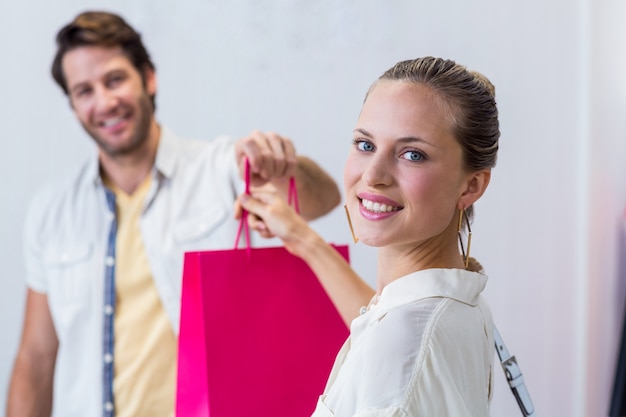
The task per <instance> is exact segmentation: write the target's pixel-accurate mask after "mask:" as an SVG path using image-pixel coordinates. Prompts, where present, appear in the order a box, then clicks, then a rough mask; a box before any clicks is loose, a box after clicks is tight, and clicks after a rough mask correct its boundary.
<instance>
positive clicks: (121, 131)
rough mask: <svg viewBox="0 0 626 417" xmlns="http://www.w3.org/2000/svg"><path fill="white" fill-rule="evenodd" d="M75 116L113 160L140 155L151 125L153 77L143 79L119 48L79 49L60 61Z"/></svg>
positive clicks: (147, 71) (149, 72) (67, 54)
mask: <svg viewBox="0 0 626 417" xmlns="http://www.w3.org/2000/svg"><path fill="white" fill-rule="evenodd" d="M62 68H63V73H64V75H65V79H66V81H67V88H68V94H69V98H70V102H71V104H72V108H73V109H74V114H76V117H77V118H78V120H79V121H80V123H81V124H82V125H83V127H84V128H85V130H86V131H87V133H89V135H90V136H91V137H92V138H93V139H94V140H95V141H96V143H97V145H98V147H99V148H100V151H101V152H103V153H105V154H106V155H108V156H109V157H111V158H115V157H119V156H125V155H130V154H133V153H134V152H137V151H140V150H141V148H142V145H144V144H145V143H147V140H148V132H149V131H150V125H151V123H152V121H153V117H154V115H153V112H154V109H153V106H152V102H151V100H150V97H151V96H153V95H154V94H155V93H156V79H155V75H154V72H153V71H152V70H150V69H147V70H146V74H145V82H144V80H142V77H141V74H140V73H139V71H137V69H136V68H135V67H134V66H133V64H132V63H131V62H130V60H129V59H128V58H127V57H126V55H124V53H123V51H122V49H121V48H120V47H101V46H81V47H78V48H75V49H72V50H70V51H69V52H67V53H66V54H65V56H64V57H63V61H62Z"/></svg>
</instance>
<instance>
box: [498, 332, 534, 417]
mask: <svg viewBox="0 0 626 417" xmlns="http://www.w3.org/2000/svg"><path fill="white" fill-rule="evenodd" d="M493 337H494V341H495V344H496V351H497V352H498V357H499V358H500V363H501V364H502V369H503V370H504V375H505V376H506V380H507V381H508V383H509V386H510V387H511V391H513V395H514V396H515V399H516V400H517V404H518V405H519V408H520V410H522V415H523V416H524V417H537V415H536V414H535V407H534V406H533V402H532V400H531V399H530V394H529V393H528V389H526V385H524V377H523V376H522V371H521V369H520V367H519V366H518V365H517V359H515V356H514V355H511V354H509V351H508V350H507V348H506V346H505V345H504V341H503V340H502V337H501V336H500V333H499V332H498V329H497V328H496V326H493Z"/></svg>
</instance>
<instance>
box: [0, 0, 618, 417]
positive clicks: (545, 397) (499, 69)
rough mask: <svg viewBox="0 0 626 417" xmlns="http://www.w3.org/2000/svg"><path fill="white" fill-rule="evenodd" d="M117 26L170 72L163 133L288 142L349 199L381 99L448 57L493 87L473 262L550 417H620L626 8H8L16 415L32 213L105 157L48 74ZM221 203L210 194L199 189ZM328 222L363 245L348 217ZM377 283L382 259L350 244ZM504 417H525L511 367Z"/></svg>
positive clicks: (0, 300) (213, 2)
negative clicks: (431, 59) (270, 136)
mask: <svg viewBox="0 0 626 417" xmlns="http://www.w3.org/2000/svg"><path fill="white" fill-rule="evenodd" d="M87 9H102V10H108V11H113V12H117V13H120V14H121V15H122V16H123V17H125V18H126V20H127V21H128V22H129V23H130V24H131V25H133V26H134V27H135V28H137V29H138V30H139V31H140V32H141V33H142V35H143V39H144V42H145V44H146V46H147V48H148V50H149V51H150V53H151V55H152V58H153V61H154V62H155V64H156V67H157V76H158V82H159V89H158V94H157V118H158V120H159V121H160V122H161V123H162V124H164V125H167V126H168V127H169V128H171V129H172V130H173V131H175V132H176V133H177V134H179V135H180V136H182V137H190V138H201V139H206V140H210V139H212V138H214V137H215V136H217V135H219V134H224V133H225V134H229V135H233V136H242V135H244V134H246V133H248V132H249V131H250V130H252V129H262V130H275V131H277V132H280V133H282V134H284V135H286V136H289V137H291V138H292V139H293V140H294V142H295V144H296V146H297V148H298V150H299V152H300V153H303V154H306V155H308V156H310V157H312V158H313V159H315V160H316V161H318V162H319V163H320V164H321V165H322V166H323V167H324V168H325V169H327V170H328V171H329V172H330V173H331V174H332V175H333V177H334V178H335V179H336V180H337V181H338V182H339V183H340V184H342V176H343V173H342V170H343V164H344V161H345V157H346V155H347V151H348V148H349V146H350V143H351V138H352V136H351V132H352V128H353V126H354V123H355V121H356V118H357V116H358V113H359V110H360V105H361V102H362V100H363V97H364V94H365V92H366V90H367V88H368V87H369V86H370V84H371V83H372V82H373V81H374V80H375V79H376V78H377V77H378V76H379V75H380V74H381V73H382V72H383V71H384V70H385V69H387V68H388V67H390V66H391V65H392V64H394V63H395V62H396V61H399V60H402V59H408V58H414V57H418V56H423V55H434V56H442V57H446V58H451V59H454V60H456V61H457V62H459V63H462V64H464V65H466V66H468V67H469V68H471V69H475V70H478V71H480V72H482V73H484V74H485V75H487V76H488V77H489V78H490V79H491V81H492V82H493V83H494V84H495V85H496V91H497V101H498V105H499V109H500V122H501V131H502V137H501V143H500V153H499V159H498V165H497V167H496V168H495V169H494V171H493V173H492V182H491V185H490V188H489V190H488V191H487V193H486V194H485V196H484V197H483V198H482V199H481V200H480V201H479V203H478V204H477V207H476V217H475V222H474V224H473V226H472V231H473V242H472V255H473V256H475V257H476V258H477V259H478V260H479V261H480V262H481V263H482V264H483V266H484V267H485V269H486V271H487V273H488V275H489V276H490V280H489V283H488V286H487V290H486V296H487V298H488V301H489V303H490V305H491V307H492V310H493V315H494V318H495V321H496V324H497V325H498V327H499V329H500V333H501V334H502V336H503V337H504V339H505V341H506V343H507V345H508V347H509V350H510V351H512V352H513V353H514V354H515V355H516V356H517V358H518V362H519V364H520V365H521V367H522V371H523V373H524V377H525V380H526V383H527V386H528V388H529V390H530V393H531V395H532V398H533V401H534V403H535V406H536V409H537V411H538V413H539V415H541V416H568V417H583V416H584V417H587V416H591V417H596V416H605V415H608V408H609V403H610V397H611V391H612V384H613V377H614V374H615V368H616V363H617V355H618V350H619V343H620V340H621V332H622V319H623V313H624V301H625V297H626V268H625V267H624V265H623V264H626V261H623V259H624V258H626V257H625V255H626V245H625V244H624V242H625V241H626V239H624V230H625V229H624V226H623V224H624V206H625V204H626V163H625V161H626V117H624V114H625V112H624V111H625V101H626V45H625V42H624V40H625V39H626V25H625V24H624V21H625V20H626V2H624V1H623V0H622V1H619V0H594V1H591V0H581V1H574V2H571V1H565V0H528V1H524V2H519V1H511V0H479V1H475V2H466V1H462V0H442V1H436V2H423V1H417V0H388V1H382V0H378V1H376V0H317V1H303V0H292V1H288V0H275V1H269V2H260V1H254V0H232V1H229V2H221V1H217V0H178V1H176V2H172V1H166V0H134V1H132V2H128V1H124V0H116V1H113V0H111V1H90V0H65V1H63V2H59V1H57V2H50V1H44V0H30V1H28V2H9V1H3V2H2V3H0V35H1V36H0V51H1V53H2V59H1V64H0V126H2V133H1V136H2V144H3V145H2V149H4V151H2V152H0V178H1V180H0V195H1V196H2V199H1V201H2V203H1V204H0V219H1V220H0V227H1V229H0V265H2V272H0V280H1V281H0V285H1V286H0V410H4V408H5V403H6V391H7V386H8V379H9V375H10V371H11V367H12V361H13V358H14V355H15V352H16V348H17V345H18V342H19V337H20V329H21V321H22V315H23V307H24V295H25V287H24V267H23V264H22V258H21V244H22V235H21V233H22V227H23V221H24V212H25V209H26V207H27V205H28V202H29V200H30V198H31V197H32V195H33V193H34V192H35V191H36V190H37V189H38V188H39V187H40V186H41V185H42V183H44V182H45V181H48V180H49V179H53V178H58V177H61V176H63V175H65V174H67V173H68V172H69V171H70V170H71V167H74V166H76V165H77V164H78V163H79V162H81V161H83V160H84V159H85V158H87V157H89V156H90V155H91V154H92V153H93V152H94V145H93V144H92V142H91V139H90V138H89V137H88V136H87V135H86V134H85V133H84V132H83V130H82V128H81V127H80V125H79V124H78V122H77V121H76V120H75V118H74V116H73V114H72V112H71V109H70V106H69V103H68V101H67V99H66V97H65V96H64V95H63V93H62V92H61V90H60V89H59V88H58V87H57V86H56V85H55V84H54V82H53V80H52V77H51V76H50V65H51V62H52V57H53V54H54V37H55V35H56V32H57V31H58V30H59V28H60V27H61V26H63V25H64V24H66V23H67V22H69V21H70V20H71V19H73V18H74V16H75V15H76V14H78V13H79V12H81V11H84V10H87ZM198 192H209V193H210V192H211V190H198ZM313 226H314V227H315V228H316V229H317V230H318V231H319V232H320V233H321V234H322V235H323V236H324V237H325V238H326V239H327V240H329V241H331V242H335V243H341V244H343V243H350V242H351V240H350V231H349V228H348V226H347V224H346V221H345V218H344V212H343V209H342V208H338V209H336V210H335V211H334V212H332V213H331V214H330V215H328V216H327V217H325V218H323V219H320V220H317V221H316V222H314V223H313ZM350 250H351V257H352V263H353V265H354V266H355V268H356V270H357V272H359V273H360V274H361V275H362V276H363V277H365V278H366V279H367V280H368V281H369V282H370V283H372V284H373V279H374V275H375V268H376V265H375V261H374V259H375V257H374V256H373V255H374V254H375V252H374V250H373V249H370V248H367V247H365V246H363V245H359V244H357V245H352V244H351V248H350ZM491 414H492V416H494V417H495V416H507V417H508V416H515V415H519V411H518V410H517V405H516V403H515V400H514V398H513V396H512V395H511V393H510V391H509V388H508V386H507V384H506V381H505V379H504V376H503V373H502V372H501V371H500V369H499V367H498V369H496V388H495V394H494V398H493V401H492V407H491Z"/></svg>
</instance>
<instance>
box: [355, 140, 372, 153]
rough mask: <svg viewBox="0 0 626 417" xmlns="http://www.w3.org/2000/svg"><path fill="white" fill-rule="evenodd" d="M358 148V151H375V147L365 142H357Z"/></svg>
mask: <svg viewBox="0 0 626 417" xmlns="http://www.w3.org/2000/svg"><path fill="white" fill-rule="evenodd" d="M356 147H357V149H358V150H360V151H365V152H371V151H373V150H374V145H372V144H371V143H370V142H367V141H364V140H359V141H356Z"/></svg>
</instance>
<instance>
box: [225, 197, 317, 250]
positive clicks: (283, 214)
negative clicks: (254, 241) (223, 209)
mask: <svg viewBox="0 0 626 417" xmlns="http://www.w3.org/2000/svg"><path fill="white" fill-rule="evenodd" d="M242 209H245V210H247V211H248V212H249V215H248V226H249V227H250V228H251V229H252V230H256V231H257V232H258V233H259V234H260V235H261V236H263V237H265V238H270V237H278V238H280V239H281V240H282V241H283V242H284V244H285V247H286V248H287V250H288V251H290V252H291V253H293V254H294V255H297V256H301V255H300V254H299V250H303V248H302V245H303V243H304V242H305V241H306V239H307V237H310V236H311V235H313V234H314V232H313V231H312V230H311V228H310V227H309V225H308V224H307V223H306V221H305V220H304V219H303V218H302V217H300V216H299V215H298V214H297V213H296V212H295V211H294V210H293V209H292V208H291V207H290V206H289V205H288V204H287V202H286V201H285V200H283V199H282V198H281V197H280V196H279V195H278V194H277V193H276V192H273V191H254V192H253V194H251V195H250V194H242V195H240V196H239V198H238V199H237V202H236V205H235V217H236V218H238V219H239V218H241V214H242Z"/></svg>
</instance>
